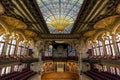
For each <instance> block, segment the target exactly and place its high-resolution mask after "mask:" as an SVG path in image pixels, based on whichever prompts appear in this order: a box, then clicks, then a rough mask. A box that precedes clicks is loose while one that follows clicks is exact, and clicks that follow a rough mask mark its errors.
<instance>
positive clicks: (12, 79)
mask: <svg viewBox="0 0 120 80" xmlns="http://www.w3.org/2000/svg"><path fill="white" fill-rule="evenodd" d="M35 74H36V72H34V71H32V70H30V69H24V70H22V71H21V72H12V73H10V74H7V75H3V76H1V77H0V80H27V79H28V78H29V77H31V76H33V75H35Z"/></svg>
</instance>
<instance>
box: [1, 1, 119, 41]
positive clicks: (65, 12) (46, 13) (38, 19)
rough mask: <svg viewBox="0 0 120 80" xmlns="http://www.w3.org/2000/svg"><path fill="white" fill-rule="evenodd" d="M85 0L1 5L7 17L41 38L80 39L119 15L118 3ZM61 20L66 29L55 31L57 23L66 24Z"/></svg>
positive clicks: (5, 3) (3, 3)
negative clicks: (101, 21) (22, 23)
mask: <svg viewBox="0 0 120 80" xmlns="http://www.w3.org/2000/svg"><path fill="white" fill-rule="evenodd" d="M82 1H83V0H51V1H50V0H49V1H48V0H0V3H2V5H3V6H4V8H5V13H4V15H6V16H10V17H14V18H16V19H19V20H21V21H22V22H24V23H26V25H27V26H28V29H31V30H34V31H35V32H36V33H37V34H38V35H39V37H40V38H43V39H79V38H81V36H82V35H83V34H84V33H85V32H86V31H90V30H93V29H94V28H93V27H94V24H95V23H96V22H98V21H100V20H102V19H103V18H106V17H109V16H113V15H116V14H117V13H116V11H115V8H116V6H117V5H118V3H119V0H84V1H83V2H82ZM56 6H57V7H56ZM67 6H69V7H67ZM56 11H57V12H56ZM60 16H62V17H60ZM56 17H57V19H56ZM63 18H64V20H63ZM61 20H63V21H64V23H65V24H66V25H64V27H66V26H67V27H66V28H65V30H64V31H59V30H57V29H55V28H54V27H56V24H57V25H58V24H59V25H60V26H61V25H63V22H62V21H61ZM53 26H54V27H53ZM57 27H59V26H57ZM66 33H67V34H66Z"/></svg>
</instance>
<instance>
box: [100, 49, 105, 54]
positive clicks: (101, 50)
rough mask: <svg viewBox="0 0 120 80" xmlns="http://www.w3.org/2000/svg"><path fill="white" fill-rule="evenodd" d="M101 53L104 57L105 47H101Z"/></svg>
mask: <svg viewBox="0 0 120 80" xmlns="http://www.w3.org/2000/svg"><path fill="white" fill-rule="evenodd" d="M100 53H101V55H104V51H103V47H100Z"/></svg>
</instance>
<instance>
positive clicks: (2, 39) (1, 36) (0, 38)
mask: <svg viewBox="0 0 120 80" xmlns="http://www.w3.org/2000/svg"><path fill="white" fill-rule="evenodd" d="M4 36H5V34H2V35H0V41H1V42H5V40H4Z"/></svg>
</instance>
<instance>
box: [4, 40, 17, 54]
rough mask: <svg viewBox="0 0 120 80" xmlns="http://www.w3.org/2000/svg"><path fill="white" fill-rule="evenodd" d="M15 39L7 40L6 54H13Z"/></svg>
mask: <svg viewBox="0 0 120 80" xmlns="http://www.w3.org/2000/svg"><path fill="white" fill-rule="evenodd" d="M15 47H16V40H15V39H12V40H10V41H9V42H8V45H7V52H6V55H13V54H14V53H15Z"/></svg>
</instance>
